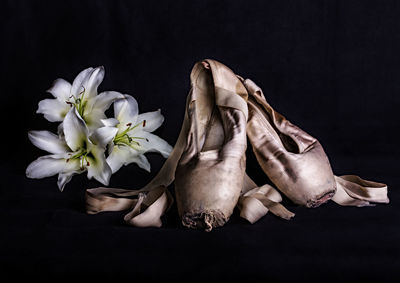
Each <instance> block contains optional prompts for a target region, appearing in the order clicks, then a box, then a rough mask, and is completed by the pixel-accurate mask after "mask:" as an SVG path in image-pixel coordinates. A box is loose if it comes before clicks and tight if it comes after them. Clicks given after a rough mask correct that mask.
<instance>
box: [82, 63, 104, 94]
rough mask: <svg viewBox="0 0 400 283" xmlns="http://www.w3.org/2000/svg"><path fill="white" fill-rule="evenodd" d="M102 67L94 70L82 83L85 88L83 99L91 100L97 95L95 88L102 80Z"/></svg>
mask: <svg viewBox="0 0 400 283" xmlns="http://www.w3.org/2000/svg"><path fill="white" fill-rule="evenodd" d="M104 73H105V71H104V67H103V66H100V67H97V68H95V69H94V70H93V71H92V72H91V73H90V75H89V76H87V77H86V79H85V81H84V82H83V86H84V87H85V98H92V97H95V96H96V95H97V88H98V87H99V85H100V84H101V82H102V81H103V79H104Z"/></svg>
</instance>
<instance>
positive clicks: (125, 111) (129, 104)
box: [114, 95, 139, 124]
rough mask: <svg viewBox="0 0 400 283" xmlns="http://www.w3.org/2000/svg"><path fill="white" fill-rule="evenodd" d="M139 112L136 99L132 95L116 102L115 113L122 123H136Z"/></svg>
mask: <svg viewBox="0 0 400 283" xmlns="http://www.w3.org/2000/svg"><path fill="white" fill-rule="evenodd" d="M138 113H139V107H138V103H137V101H136V99H134V98H133V97H132V96H130V95H125V97H124V98H122V99H118V100H116V101H115V102H114V115H115V118H117V119H118V121H120V122H121V123H132V124H135V123H136V120H137V116H138Z"/></svg>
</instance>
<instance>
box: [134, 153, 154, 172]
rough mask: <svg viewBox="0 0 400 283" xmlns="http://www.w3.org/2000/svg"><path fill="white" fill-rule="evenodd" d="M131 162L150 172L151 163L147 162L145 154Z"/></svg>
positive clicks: (135, 157)
mask: <svg viewBox="0 0 400 283" xmlns="http://www.w3.org/2000/svg"><path fill="white" fill-rule="evenodd" d="M131 162H134V163H136V164H137V165H138V166H139V167H140V168H142V169H144V170H146V171H147V172H150V162H149V161H148V160H147V158H146V156H144V155H143V154H139V155H137V156H134V157H133V158H132V159H131Z"/></svg>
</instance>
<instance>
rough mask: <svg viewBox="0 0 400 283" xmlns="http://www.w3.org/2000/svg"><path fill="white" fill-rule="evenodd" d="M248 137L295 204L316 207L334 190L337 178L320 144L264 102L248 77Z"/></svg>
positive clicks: (261, 161) (262, 163) (267, 171)
mask: <svg viewBox="0 0 400 283" xmlns="http://www.w3.org/2000/svg"><path fill="white" fill-rule="evenodd" d="M243 83H244V85H245V86H246V88H247V90H248V92H249V99H248V107H249V119H248V123H247V136H248V138H249V140H250V143H251V145H252V147H253V151H254V153H255V155H256V158H257V161H258V163H259V164H260V166H261V167H262V169H263V171H264V172H265V174H266V175H267V176H268V177H269V178H270V180H271V181H272V182H273V183H274V184H275V185H276V186H277V188H278V189H279V190H280V191H281V192H282V193H283V194H285V195H286V196H287V197H288V198H289V199H291V200H292V201H293V202H294V203H296V204H299V205H303V206H306V207H317V206H319V205H321V204H323V203H325V202H327V201H328V200H330V199H331V198H332V197H333V196H334V194H335V192H336V181H335V178H334V175H333V172H332V169H331V166H330V163H329V160H328V157H327V156H326V154H325V152H324V150H323V148H322V146H321V144H320V143H319V142H318V140H317V139H315V138H314V137H312V136H310V135H309V134H307V133H306V132H304V131H303V130H302V129H300V128H298V127H297V126H295V125H293V124H292V123H290V122H289V121H288V120H286V119H285V117H283V116H282V115H281V114H279V113H278V112H276V111H275V110H274V109H273V108H272V107H271V106H270V105H269V104H268V102H267V101H266V99H265V97H264V94H263V92H262V90H261V89H260V88H259V87H258V86H257V85H256V84H255V83H254V82H253V81H251V80H249V79H247V80H244V81H243Z"/></svg>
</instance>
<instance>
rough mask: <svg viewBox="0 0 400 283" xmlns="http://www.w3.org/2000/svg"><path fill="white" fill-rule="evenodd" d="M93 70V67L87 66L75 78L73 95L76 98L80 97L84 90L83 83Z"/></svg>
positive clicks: (72, 88)
mask: <svg viewBox="0 0 400 283" xmlns="http://www.w3.org/2000/svg"><path fill="white" fill-rule="evenodd" d="M92 72H93V68H87V69H85V70H83V71H82V72H80V73H79V74H78V75H77V76H76V78H75V79H74V81H73V83H72V87H71V94H70V95H72V96H75V97H76V98H78V97H79V93H80V92H81V91H83V87H84V85H83V83H84V81H86V80H87V77H88V76H89V75H90V74H91V73H92Z"/></svg>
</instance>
